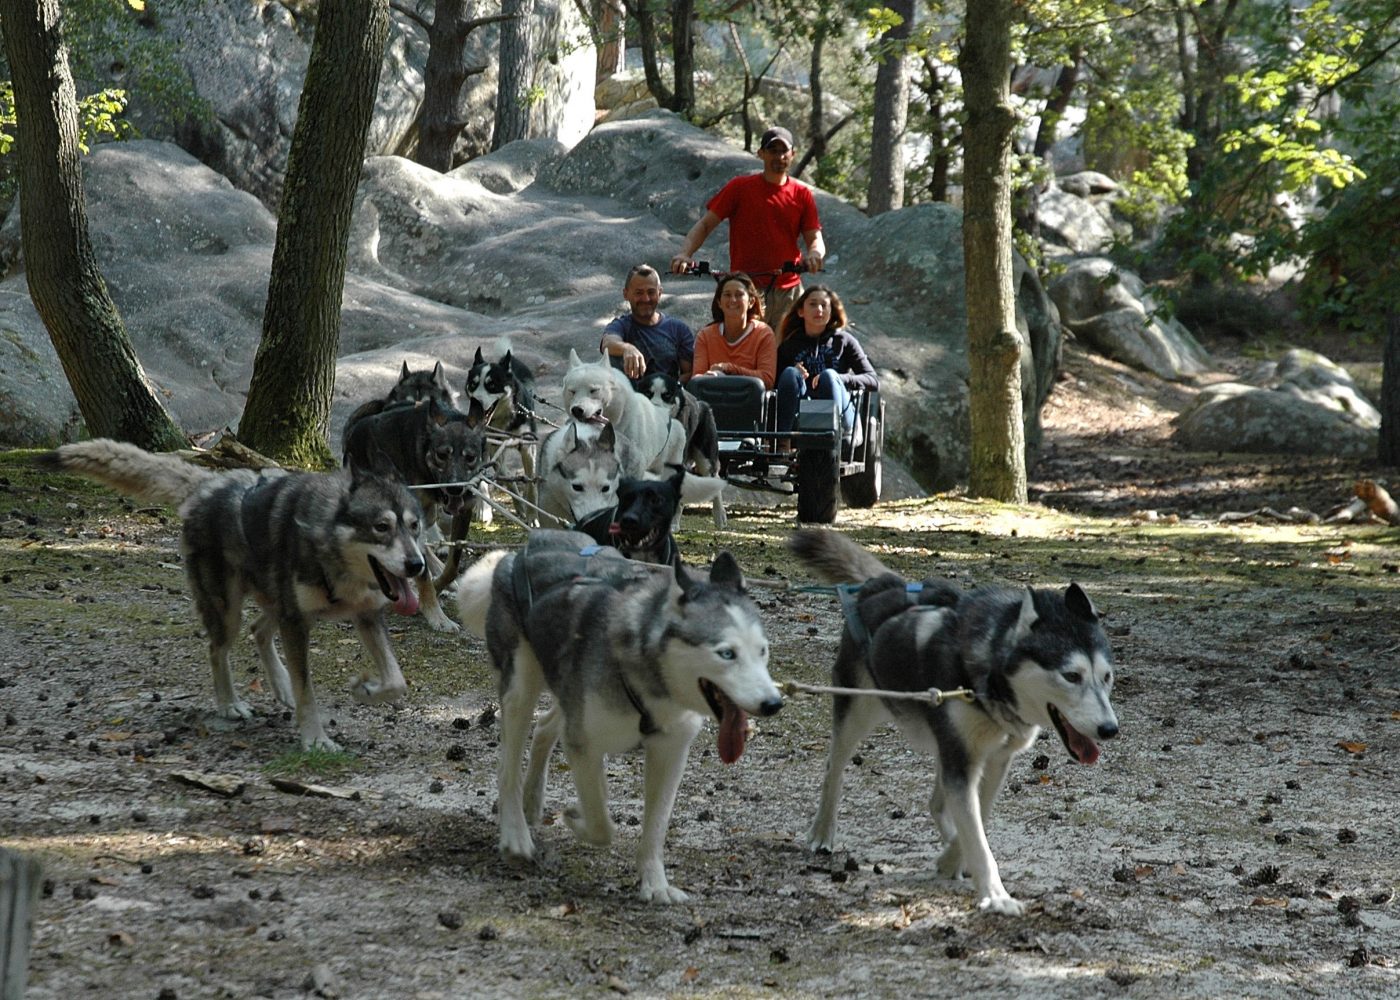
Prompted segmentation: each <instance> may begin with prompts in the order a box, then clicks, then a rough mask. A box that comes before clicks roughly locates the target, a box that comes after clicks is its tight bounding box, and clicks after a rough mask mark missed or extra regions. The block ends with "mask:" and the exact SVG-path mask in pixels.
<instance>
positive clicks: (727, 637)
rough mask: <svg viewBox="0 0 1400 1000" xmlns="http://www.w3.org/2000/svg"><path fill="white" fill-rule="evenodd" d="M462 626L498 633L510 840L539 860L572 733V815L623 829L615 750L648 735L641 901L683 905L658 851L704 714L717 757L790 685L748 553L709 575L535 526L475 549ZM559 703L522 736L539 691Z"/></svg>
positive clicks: (739, 751) (591, 825)
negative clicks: (481, 551) (514, 539)
mask: <svg viewBox="0 0 1400 1000" xmlns="http://www.w3.org/2000/svg"><path fill="white" fill-rule="evenodd" d="M458 602H459V605H460V607H461V611H462V617H463V624H464V625H465V626H466V627H467V628H468V629H470V630H472V631H474V632H476V634H477V635H479V636H482V637H483V638H484V639H485V640H486V645H487V649H488V651H489V652H490V655H491V660H492V663H493V665H494V666H495V668H496V670H497V671H498V672H499V676H500V697H501V761H500V770H499V771H498V794H499V799H500V801H499V808H500V849H501V852H502V853H503V854H505V855H507V856H510V857H517V858H527V859H528V858H531V857H533V856H534V850H535V848H534V841H533V840H532V838H531V834H530V825H531V824H532V823H534V824H537V823H539V822H540V820H541V818H542V814H543V806H544V798H545V776H546V773H547V764H548V760H549V755H550V752H551V751H552V750H553V748H554V746H555V744H556V743H559V742H562V743H563V744H564V752H565V754H566V755H567V756H568V759H569V768H570V772H571V773H572V775H573V779H574V788H575V791H576V793H577V800H576V802H575V803H574V804H573V805H571V806H569V807H568V808H567V809H565V811H564V815H563V818H564V822H565V823H566V824H567V825H568V827H569V828H570V829H571V830H572V831H573V832H574V834H575V836H577V837H578V839H580V840H582V841H583V842H585V843H587V844H593V845H599V846H601V845H606V844H608V843H610V842H611V841H612V837H613V822H612V820H611V818H609V815H608V801H607V788H606V785H605V782H604V760H605V758H606V757H607V756H608V755H609V754H618V753H623V752H625V751H628V750H632V749H634V748H636V747H638V746H640V747H641V748H642V749H643V751H644V752H645V754H646V763H645V785H646V797H645V803H644V807H643V813H642V835H641V842H640V844H639V845H638V847H637V864H638V868H639V870H640V877H641V890H640V891H641V898H642V899H643V900H646V901H648V902H656V903H675V902H683V901H685V899H686V898H687V897H686V894H685V893H684V892H682V891H681V890H680V889H677V888H675V887H674V886H672V885H671V884H670V883H669V881H668V880H667V878H666V870H665V867H664V865H663V863H662V848H663V845H664V841H665V838H666V828H667V826H668V825H669V823H670V819H671V810H672V807H673V806H674V805H675V801H676V792H677V789H678V787H679V785H680V780H681V774H682V772H683V771H684V769H685V762H686V757H687V755H688V753H689V751H690V744H691V743H692V742H693V741H694V739H695V737H696V736H697V735H698V734H699V732H700V729H701V727H702V726H703V725H704V722H705V719H706V718H707V717H709V718H712V719H714V720H715V722H716V723H717V727H718V749H719V756H720V759H721V760H723V761H724V762H725V763H727V764H732V763H734V762H735V761H737V760H739V758H740V757H741V756H743V753H744V747H745V742H746V740H747V736H748V726H749V716H750V715H772V714H773V713H775V712H777V711H778V710H779V709H780V708H782V705H783V701H782V696H781V695H780V693H779V692H778V688H777V686H776V685H775V684H774V683H773V679H772V677H770V676H769V674H768V637H767V635H766V634H765V632H764V629H763V623H762V621H761V620H760V619H759V616H758V610H757V608H755V606H754V604H753V601H752V600H750V599H749V597H748V595H747V593H746V592H745V590H744V577H743V573H742V572H741V571H740V569H739V565H738V563H736V562H735V560H734V558H733V556H731V555H730V554H729V553H727V552H721V553H720V554H719V556H718V557H716V559H715V561H714V565H713V566H712V567H711V569H710V571H709V574H708V576H705V577H701V576H698V575H692V574H691V573H690V572H689V571H687V570H686V569H685V568H684V567H679V566H678V567H675V568H672V567H670V566H648V565H644V564H641V563H636V562H632V561H630V560H627V559H625V558H623V557H622V555H621V554H620V553H618V552H617V550H616V549H612V548H609V547H606V546H600V545H598V544H596V543H595V542H594V541H593V539H591V538H590V537H588V536H587V535H584V534H581V533H579V532H568V531H545V530H539V531H533V532H531V533H530V538H529V541H528V543H527V544H526V546H525V547H524V548H523V549H521V550H519V551H517V552H509V553H508V552H492V553H488V554H487V555H486V556H484V557H483V558H482V559H480V560H478V561H477V563H475V564H474V565H473V566H472V567H471V568H470V569H468V571H467V573H466V575H465V576H464V577H463V578H462V582H461V585H460V587H459V589H458ZM545 686H548V688H549V691H550V693H551V694H552V695H553V705H552V707H551V708H550V709H549V711H548V712H547V713H546V714H545V715H544V716H543V717H542V718H541V719H540V721H539V722H538V723H537V724H536V726H535V735H534V740H533V742H532V745H531V747H530V757H529V767H528V770H527V773H526V776H525V779H524V784H523V785H522V783H521V766H520V765H521V757H522V754H523V751H524V742H525V735H526V732H527V731H528V729H529V725H530V720H531V718H532V716H533V714H534V709H535V704H536V702H537V701H538V699H539V695H540V693H541V691H542V690H543V688H544V687H545Z"/></svg>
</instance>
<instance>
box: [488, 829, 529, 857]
mask: <svg viewBox="0 0 1400 1000" xmlns="http://www.w3.org/2000/svg"><path fill="white" fill-rule="evenodd" d="M497 846H498V848H499V849H500V852H501V857H503V858H506V859H508V860H510V861H533V860H534V858H535V842H534V841H533V840H532V839H531V838H530V831H529V830H502V831H501V839H500V842H499V844H498V845H497Z"/></svg>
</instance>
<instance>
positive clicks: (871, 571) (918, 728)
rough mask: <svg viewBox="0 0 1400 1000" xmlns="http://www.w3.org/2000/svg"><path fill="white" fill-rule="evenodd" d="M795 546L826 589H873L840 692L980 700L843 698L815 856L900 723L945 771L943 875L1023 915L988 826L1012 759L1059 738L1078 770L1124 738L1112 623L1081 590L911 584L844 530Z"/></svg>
mask: <svg viewBox="0 0 1400 1000" xmlns="http://www.w3.org/2000/svg"><path fill="white" fill-rule="evenodd" d="M788 544H789V547H790V548H791V549H792V551H793V552H794V553H796V555H797V556H798V558H800V559H801V560H802V561H803V562H805V563H806V564H807V565H808V566H809V567H811V568H812V569H814V570H816V571H817V573H818V574H819V575H820V576H821V577H823V578H824V579H826V580H828V581H830V582H833V583H838V582H845V581H854V582H857V583H859V582H861V581H865V582H864V585H863V586H861V587H860V588H859V590H855V589H854V588H852V589H850V590H848V591H846V593H845V595H844V598H845V599H844V600H843V604H844V605H845V608H844V610H845V611H846V627H845V629H844V631H843V632H842V635H841V645H840V648H839V650H838V651H837V656H836V666H835V668H834V669H833V672H832V673H833V685H834V686H836V687H844V688H873V689H876V690H882V691H928V690H929V689H930V688H938V689H939V690H941V691H951V690H956V689H958V688H969V689H971V690H972V691H973V692H975V698H974V700H973V701H972V702H970V703H969V702H963V701H958V700H953V701H945V702H943V703H942V704H941V705H939V706H936V707H935V706H933V705H931V704H929V703H924V702H916V701H908V700H902V699H895V698H883V697H876V696H871V695H837V696H835V704H834V706H833V711H832V737H831V750H830V753H829V755H828V757H827V765H826V776H825V778H824V779H823V781H822V790H821V799H820V803H819V804H818V806H817V814H816V816H815V818H814V819H813V820H812V826H811V830H810V831H809V833H808V837H807V845H808V847H810V848H811V849H812V850H814V851H818V850H830V849H831V847H832V844H833V842H834V838H835V832H836V812H837V808H838V806H839V805H840V801H841V782H842V770H843V769H844V768H845V766H846V764H847V763H848V762H849V761H850V759H851V757H852V755H853V754H854V753H855V751H856V748H857V747H858V745H859V744H860V741H861V740H863V739H864V738H865V737H866V736H867V735H868V734H869V733H870V731H871V730H872V729H874V728H875V726H876V725H878V724H880V723H881V722H886V721H893V722H894V723H895V724H896V725H898V727H899V728H900V730H901V731H902V732H903V733H904V735H905V738H906V739H908V740H909V742H910V744H911V745H912V746H913V747H914V748H915V749H917V750H921V751H923V752H925V753H929V754H932V755H933V756H934V758H935V759H936V761H937V767H938V772H937V781H936V784H935V786H934V791H933V795H932V797H931V798H930V799H929V811H930V812H931V813H932V814H933V818H934V821H935V822H936V823H937V824H938V829H939V832H940V833H941V834H942V837H943V842H944V845H945V846H944V850H943V853H942V855H941V856H940V857H939V859H938V871H939V873H940V874H941V875H943V876H945V877H951V878H957V877H962V876H963V875H964V874H966V875H969V876H971V878H972V881H973V885H974V887H975V889H976V893H977V906H978V908H979V909H982V910H986V911H989V912H993V913H1004V914H1009V915H1013V916H1014V915H1019V914H1021V913H1023V912H1024V910H1025V907H1024V905H1023V904H1022V903H1020V902H1018V901H1017V900H1015V899H1013V898H1012V897H1011V895H1010V894H1009V893H1008V892H1007V891H1006V888H1005V887H1004V886H1003V885H1002V882H1001V875H1000V874H999V873H998V871H997V863H996V859H995V858H993V857H992V850H991V847H990V845H989V844H988V843H987V833H986V823H987V820H988V818H989V817H990V815H991V811H992V803H993V802H994V801H995V799H996V796H997V793H998V792H999V791H1000V790H1001V786H1002V782H1003V781H1004V780H1005V778H1006V771H1007V768H1008V766H1009V765H1010V763H1011V758H1012V757H1014V756H1015V755H1016V754H1018V753H1020V752H1021V751H1023V750H1025V749H1026V748H1027V747H1029V746H1030V745H1031V744H1032V743H1033V742H1034V741H1035V739H1036V737H1037V736H1038V735H1039V733H1040V730H1041V727H1052V728H1054V730H1055V732H1056V733H1057V734H1058V735H1059V737H1060V741H1061V742H1062V743H1063V744H1064V748H1065V750H1066V751H1067V752H1068V753H1069V755H1070V758H1071V759H1073V760H1075V761H1077V762H1079V763H1081V764H1093V763H1094V762H1095V761H1097V760H1098V758H1099V746H1098V743H1097V742H1096V740H1103V739H1109V738H1111V737H1113V736H1116V735H1117V734H1118V719H1117V717H1116V716H1115V715H1114V712H1113V706H1112V705H1111V704H1110V703H1109V693H1110V692H1111V691H1112V689H1113V654H1112V652H1111V651H1110V649H1109V646H1108V639H1107V637H1106V636H1105V635H1104V632H1103V629H1102V627H1100V625H1099V615H1098V613H1097V612H1096V611H1095V610H1094V606H1093V604H1092V603H1091V602H1090V601H1089V597H1088V595H1087V594H1085V593H1084V591H1083V590H1082V589H1081V588H1080V587H1079V586H1078V585H1077V584H1073V583H1072V584H1070V585H1069V587H1068V588H1067V589H1065V590H1064V591H1055V590H1033V589H1031V588H1024V589H1019V590H1017V589H994V588H984V589H979V590H973V591H969V592H965V593H964V592H961V591H959V590H958V589H957V588H955V587H953V586H951V585H949V584H947V583H942V582H934V581H929V582H927V583H925V584H923V585H919V584H906V583H905V581H904V580H903V579H902V578H900V577H899V576H897V575H895V574H894V573H892V572H890V570H889V569H887V568H886V567H885V566H884V565H883V564H882V563H881V562H880V561H879V560H878V559H876V558H875V557H874V556H873V555H871V554H870V553H869V552H867V551H866V550H865V549H863V548H861V547H860V546H859V545H857V544H856V543H855V542H853V541H851V540H850V539H848V538H846V537H845V536H844V535H841V534H838V533H837V532H834V531H823V530H816V529H809V530H803V531H798V532H796V533H794V534H793V535H792V537H791V538H790V539H789V541H788Z"/></svg>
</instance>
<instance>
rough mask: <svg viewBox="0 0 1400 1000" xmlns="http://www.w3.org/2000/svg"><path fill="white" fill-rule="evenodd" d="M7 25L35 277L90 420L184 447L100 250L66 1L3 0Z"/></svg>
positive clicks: (43, 311) (104, 428) (44, 314)
mask: <svg viewBox="0 0 1400 1000" xmlns="http://www.w3.org/2000/svg"><path fill="white" fill-rule="evenodd" d="M0 29H3V31H4V35H5V55H6V58H7V59H8V60H9V63H10V71H11V73H12V74H13V83H14V95H15V117H16V137H17V143H16V155H17V156H18V158H19V204H20V241H21V244H22V247H23V250H24V270H25V279H26V281H27V282H28V284H29V295H30V298H32V299H33V301H34V307H35V309H36V310H37V311H38V313H39V317H40V318H41V319H42V320H43V321H44V326H45V327H46V328H47V329H48V331H49V337H50V339H51V340H52V341H53V345H54V350H55V351H57V352H58V357H59V360H60V361H61V362H62V364H63V371H64V374H65V375H67V377H68V384H69V385H70V386H71V387H72V389H73V395H74V396H75V397H77V400H78V407H79V408H80V409H81V410H82V414H83V419H84V420H85V421H86V422H87V426H88V430H89V431H90V432H92V433H93V434H94V435H99V436H102V437H113V438H117V439H119V440H123V441H131V442H133V443H135V444H138V445H140V446H142V447H144V448H150V449H153V450H157V451H165V450H169V449H173V448H181V447H184V446H185V444H186V441H185V438H184V435H182V434H181V433H180V429H179V428H178V427H177V426H176V425H175V422H174V421H173V420H172V419H171V417H170V414H169V413H168V412H167V411H166V409H165V407H164V406H163V405H161V402H160V399H159V398H158V397H157V396H156V394H155V393H154V392H153V391H152V390H151V387H150V385H149V384H148V383H147V382H146V376H145V373H144V372H143V371H142V370H141V363H140V362H139V361H138V360H137V358H136V353H135V351H133V350H132V348H131V341H130V340H129V339H128V337H127V334H126V327H125V326H124V325H123V323H122V319H121V316H120V315H119V314H118V312H117V307H116V304H115V303H114V302H113V301H112V297H111V295H110V294H109V293H108V291H107V284H106V282H104V281H103V280H102V274H101V272H100V271H99V270H98V268H97V260H96V257H95V256H94V254H93V249H92V240H91V238H90V237H89V235H88V226H87V209H86V207H85V203H84V199H83V177H82V168H81V166H80V165H79V162H78V155H79V147H78V101H77V92H76V90H75V88H74V86H73V75H72V73H71V72H70V71H69V68H68V53H67V50H66V48H65V46H64V44H63V37H62V34H61V32H60V29H59V5H58V0H38V2H33V0H3V2H0Z"/></svg>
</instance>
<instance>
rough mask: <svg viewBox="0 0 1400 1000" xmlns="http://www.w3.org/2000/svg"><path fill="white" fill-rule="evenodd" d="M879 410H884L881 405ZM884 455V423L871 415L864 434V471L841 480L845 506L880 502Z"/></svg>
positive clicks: (871, 504) (865, 505)
mask: <svg viewBox="0 0 1400 1000" xmlns="http://www.w3.org/2000/svg"><path fill="white" fill-rule="evenodd" d="M881 409H882V410H883V409H884V406H883V405H882V406H881ZM881 415H882V416H883V414H881ZM884 455H885V427H884V423H883V422H882V421H881V419H880V417H878V416H873V415H872V416H871V418H870V424H869V426H868V427H866V433H865V469H864V470H863V471H861V472H857V473H855V474H854V475H850V476H846V477H845V478H844V479H842V480H841V497H842V499H844V500H845V501H846V505H847V506H849V507H874V506H875V505H876V504H877V503H879V502H880V490H881V488H882V487H883V484H884V472H883V470H882V468H881V466H882V464H883V459H884Z"/></svg>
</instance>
